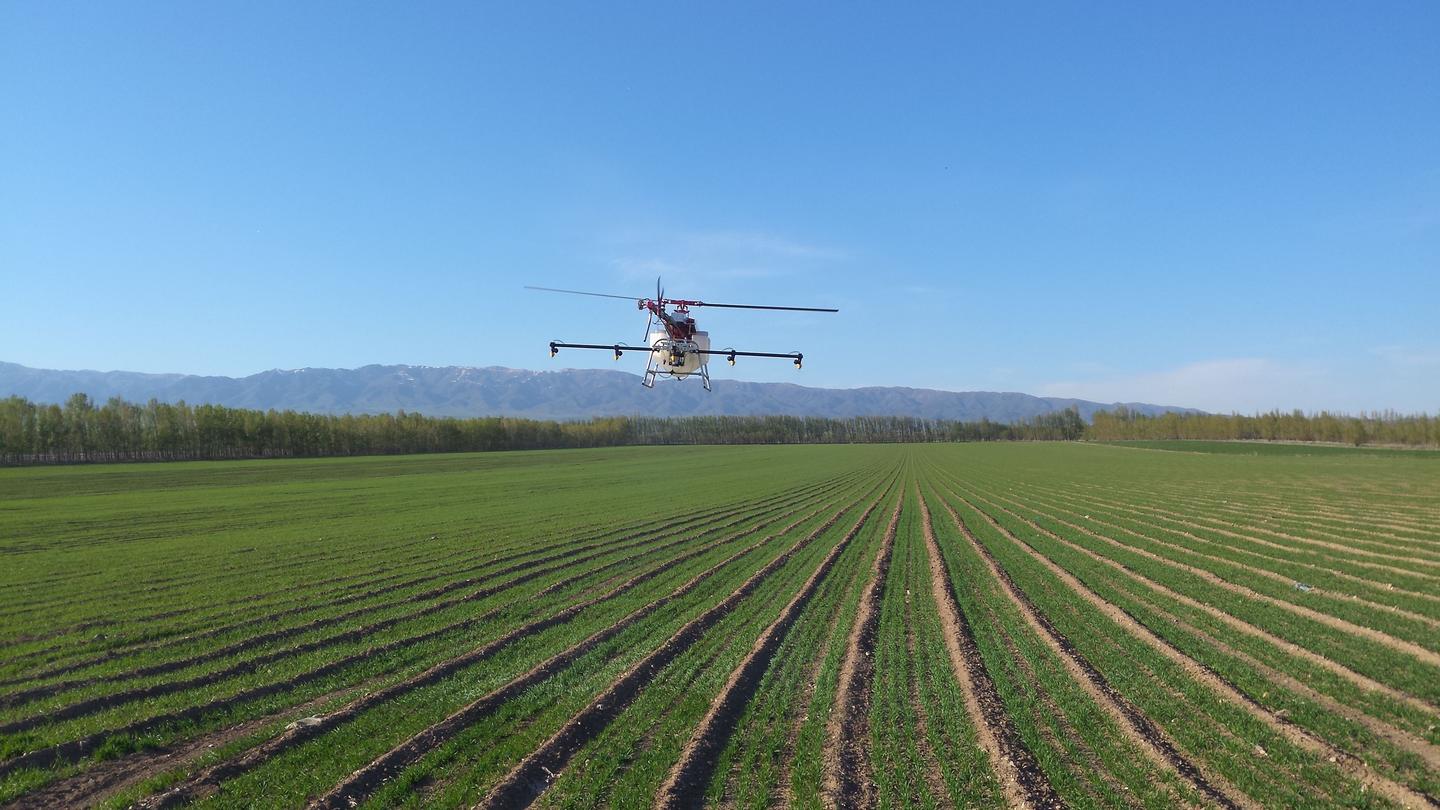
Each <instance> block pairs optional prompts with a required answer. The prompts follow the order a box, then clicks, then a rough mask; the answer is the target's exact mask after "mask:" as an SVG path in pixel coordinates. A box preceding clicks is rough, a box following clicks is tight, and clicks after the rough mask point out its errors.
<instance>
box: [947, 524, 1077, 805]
mask: <svg viewBox="0 0 1440 810" xmlns="http://www.w3.org/2000/svg"><path fill="white" fill-rule="evenodd" d="M920 519H921V522H922V524H923V526H924V531H925V547H926V550H927V552H928V554H929V560H930V590H931V592H932V593H933V594H934V596H935V604H936V606H937V608H938V610H939V613H940V625H941V627H942V628H943V630H944V634H945V648H946V651H947V652H948V653H949V654H950V666H951V668H952V669H953V670H954V671H955V677H956V679H957V680H958V681H959V682H960V687H961V689H962V691H963V692H964V694H965V711H966V713H967V714H969V715H970V722H971V723H972V724H973V725H974V726H975V731H976V736H977V737H979V739H980V745H981V747H983V748H984V749H985V752H986V753H987V754H988V755H989V757H990V761H991V763H993V765H994V767H995V771H996V773H997V774H998V775H999V777H1000V784H1001V787H1002V788H1003V789H1004V793H1005V802H1006V804H1008V805H1009V806H1010V807H1024V808H1059V807H1064V803H1063V802H1061V801H1060V797H1059V796H1058V795H1056V793H1055V789H1054V788H1053V787H1051V785H1050V781H1049V779H1047V778H1046V776H1045V772H1044V771H1043V770H1041V768H1040V765H1039V763H1037V762H1036V761H1035V755H1034V754H1033V753H1031V751H1030V749H1028V748H1026V747H1025V743H1024V741H1023V740H1021V739H1020V734H1019V732H1017V731H1016V730H1015V725H1014V723H1012V722H1011V720H1010V716H1009V714H1008V713H1006V711H1005V705H1004V703H1003V702H1002V701H1001V700H1000V695H999V694H998V693H997V692H996V691H995V684H994V682H993V681H991V679H990V673H989V672H987V671H986V669H985V661H984V659H982V658H981V657H980V649H979V648H978V647H977V646H975V636H974V634H973V633H972V632H971V629H970V625H969V622H967V621H966V620H965V616H964V614H963V613H962V612H961V611H960V605H959V601H958V600H957V599H956V597H955V586H954V583H953V582H951V580H950V569H949V568H948V567H947V566H946V565H945V559H944V557H943V556H942V555H941V553H940V544H939V542H938V541H937V540H936V538H935V529H934V524H933V523H932V522H931V517H930V509H929V507H928V506H926V504H925V501H924V500H923V499H922V500H921V501H920Z"/></svg>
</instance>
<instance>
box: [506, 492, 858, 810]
mask: <svg viewBox="0 0 1440 810" xmlns="http://www.w3.org/2000/svg"><path fill="white" fill-rule="evenodd" d="M884 497H885V496H884V495H881V496H880V497H879V498H877V499H876V500H875V501H874V502H872V503H871V504H870V505H869V506H867V507H866V508H865V510H864V512H862V514H861V516H860V519H859V520H858V521H857V523H856V527H857V528H856V529H853V530H852V531H851V532H850V533H848V534H846V535H845V538H844V539H842V540H840V541H839V542H837V543H836V546H835V548H833V549H832V550H831V552H830V553H829V554H828V555H826V557H825V561H824V562H823V563H822V566H823V567H824V568H826V569H827V570H828V568H829V567H830V566H831V565H832V564H833V563H834V560H835V559H836V558H838V556H839V551H843V547H844V546H845V545H846V544H847V543H848V538H850V537H853V536H854V533H855V532H858V527H859V526H860V525H863V523H864V521H865V520H866V519H867V518H868V517H869V516H870V514H871V513H872V512H873V511H874V510H875V509H876V508H877V507H878V506H879V504H880V502H881V501H882V500H883V499H884ZM847 511H848V509H847ZM842 516H843V512H842V513H841V514H837V515H836V516H835V518H834V519H832V520H831V521H827V522H826V524H825V525H824V526H821V527H820V528H818V529H816V530H815V531H813V532H811V533H810V534H809V535H807V536H805V537H803V538H801V539H800V540H799V541H797V542H796V543H795V544H794V545H792V546H791V547H790V548H788V549H787V550H786V551H785V552H784V553H782V554H781V555H780V556H779V557H776V558H775V559H773V560H771V561H770V562H769V563H768V564H766V565H765V567H763V568H761V569H760V570H759V571H757V572H755V574H754V575H752V576H751V577H750V578H749V579H747V580H745V582H744V583H742V584H741V585H740V586H739V587H738V588H736V589H735V590H734V591H732V592H731V593H730V595H729V596H727V597H725V598H724V599H722V600H721V601H719V602H717V603H716V604H714V605H712V606H711V607H710V608H708V609H707V610H705V612H704V613H702V614H700V615H699V616H697V617H695V618H694V619H692V620H690V621H689V622H687V623H686V624H685V626H684V627H681V628H680V630H679V631H677V632H676V633H675V634H674V635H673V636H671V637H670V639H668V640H667V641H666V642H665V644H663V645H662V646H661V647H660V648H659V649H657V650H654V651H653V652H651V653H650V654H649V655H647V656H645V658H643V659H641V660H640V661H639V662H638V663H636V664H635V665H634V666H632V667H630V669H628V670H626V672H625V673H624V674H622V675H621V676H620V677H619V678H617V679H616V680H615V681H614V682H612V683H611V684H610V686H609V687H607V688H606V689H605V691H604V692H602V693H601V694H600V696H599V697H597V698H596V699H595V700H594V701H592V702H591V703H590V705H589V706H587V707H586V708H585V709H583V710H582V711H581V712H580V713H579V714H577V715H575V716H574V717H572V718H570V720H569V721H567V722H566V724H565V725H564V726H563V727H561V729H560V730H559V731H557V732H556V733H555V734H554V735H552V736H551V737H550V738H549V739H548V740H546V741H545V742H544V743H542V744H541V745H540V747H539V748H537V749H536V750H535V751H532V752H531V753H530V754H528V755H527V756H526V757H525V758H524V759H523V760H521V761H520V763H519V764H518V765H516V766H515V768H514V769H513V770H511V771H510V773H509V774H507V775H506V776H505V777H504V778H503V779H501V780H500V782H499V784H497V785H495V787H493V788H492V789H491V790H490V793H489V794H488V795H487V796H486V797H485V799H484V800H483V801H482V802H481V803H480V804H479V805H478V806H479V807H482V808H511V807H525V806H528V805H529V804H530V803H532V802H533V801H534V800H535V799H536V798H537V797H539V795H540V794H541V793H543V792H544V791H545V789H546V788H548V787H549V785H550V781H551V779H552V778H553V774H556V773H559V772H560V771H561V770H563V769H564V767H565V765H566V763H568V762H569V761H570V757H571V755H573V754H574V753H575V752H576V751H577V750H579V748H580V747H582V746H583V745H584V744H585V743H586V742H588V741H590V740H591V739H593V738H594V737H595V735H597V734H599V733H600V731H602V730H603V729H604V728H605V727H606V726H608V725H609V723H610V721H611V720H613V719H614V718H615V717H616V716H617V715H618V714H619V713H620V712H621V711H622V710H623V709H624V708H625V707H626V706H628V705H629V703H630V700H631V699H632V698H633V697H634V695H635V693H636V692H637V691H638V690H639V689H640V688H641V687H642V686H643V685H644V684H645V683H647V682H649V680H650V679H651V678H652V677H653V676H654V674H655V673H656V672H658V671H659V670H660V669H662V668H664V667H665V666H666V665H668V664H669V663H670V662H671V661H673V660H674V659H675V658H676V657H678V656H679V655H680V654H681V653H683V652H684V651H685V650H687V649H689V648H690V646H691V645H692V644H694V643H695V641H697V640H698V639H699V638H700V636H701V635H703V634H704V633H705V631H706V630H708V629H709V628H710V627H712V626H713V625H714V624H715V623H716V622H718V621H719V620H720V619H721V618H723V617H724V616H725V615H726V614H727V613H729V612H730V611H731V610H732V609H734V607H735V606H736V605H737V604H739V603H740V601H741V600H743V599H745V598H746V597H747V596H749V595H750V593H752V592H753V591H754V590H755V589H756V588H757V587H759V585H760V583H761V582H763V581H764V580H765V579H767V578H769V576H770V575H771V574H773V573H774V572H775V571H777V570H779V569H780V567H781V566H783V565H784V564H785V563H786V562H788V561H789V560H790V559H791V558H792V557H793V556H794V555H795V554H797V553H799V551H800V550H801V549H803V548H805V547H806V546H808V545H809V544H810V543H812V542H814V541H815V540H816V539H817V538H819V537H820V536H821V535H822V534H824V533H825V532H826V531H828V530H829V529H830V527H831V526H833V525H834V523H835V522H836V521H838V520H839V519H840V517H842Z"/></svg>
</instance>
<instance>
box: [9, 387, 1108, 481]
mask: <svg viewBox="0 0 1440 810" xmlns="http://www.w3.org/2000/svg"><path fill="white" fill-rule="evenodd" d="M1084 429H1085V425H1084V422H1082V421H1081V419H1080V417H1079V415H1078V414H1076V413H1075V412H1074V411H1062V412H1060V413H1055V414H1045V415H1043V416H1039V417H1036V418H1034V419H1031V420H1027V421H1024V422H1018V423H1014V424H1003V423H997V422H990V421H988V420H981V421H979V422H957V421H949V420H938V419H917V418H912V417H903V416H888V417H874V416H860V417H853V418H849V419H828V418H820V417H795V416H689V417H674V418H657V417H648V416H620V417H607V418H597V419H586V420H580V421H554V420H539V419H516V418H510V417H477V418H466V419H460V418H453V417H430V416H422V415H421V414H417V413H405V412H404V411H401V412H398V413H393V414H388V413H387V414H362V415H353V414H346V415H331V414H315V413H303V412H299V411H275V410H270V411H259V410H250V409H244V408H229V407H226V406H223V405H190V404H187V403H185V402H176V403H167V402H158V401H156V400H153V399H152V400H150V401H149V402H147V403H144V404H139V403H134V402H128V401H126V400H123V399H120V398H118V397H117V398H113V399H110V400H109V401H107V402H105V403H104V404H101V405H97V404H95V403H94V402H93V401H92V400H91V399H90V398H89V397H88V396H86V395H85V394H75V395H74V396H72V397H70V398H69V399H68V400H66V402H65V404H64V405H56V404H42V403H35V402H31V401H29V400H28V399H25V398H23V397H10V398H8V399H4V400H0V464H8V465H16V464H46V463H50V464H55V463H59V464H65V463H78V462H107V461H179V460H198V459H239V458H286V457H305V456H310V457H316V456H362V455H384V454H398V453H448V452H472V451H488V450H542V449H558V448H576V447H613V446H620V445H640V444H643V445H651V444H813V443H866V442H952V441H1015V440H1047V439H1049V440H1055V439H1077V438H1080V437H1081V436H1082V435H1083V433H1084Z"/></svg>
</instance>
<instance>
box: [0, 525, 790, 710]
mask: <svg viewBox="0 0 1440 810" xmlns="http://www.w3.org/2000/svg"><path fill="white" fill-rule="evenodd" d="M770 500H773V501H778V500H779V498H775V499H770ZM753 510H754V507H753V506H744V507H737V508H734V509H729V510H716V511H714V512H711V513H706V514H704V515H703V516H702V517H698V518H696V519H695V520H693V521H687V524H688V525H684V526H679V527H677V526H675V525H674V524H673V523H671V524H666V523H663V522H660V521H656V524H657V525H660V526H663V527H665V528H666V529H668V531H666V532H665V534H663V535H661V537H662V538H663V537H666V536H673V535H677V534H680V533H681V532H683V531H686V530H693V529H695V528H699V527H705V526H710V527H713V528H712V529H711V531H714V530H723V528H725V526H719V527H714V526H713V524H714V523H715V522H717V521H719V520H723V519H725V518H726V517H732V522H731V523H730V524H729V525H734V524H735V522H741V521H744V520H746V519H748V518H749V517H750V516H751V515H753ZM734 515H740V517H739V518H733V516H734ZM652 528H653V527H652ZM613 533H614V532H613V531H606V532H597V533H594V536H595V537H605V536H606V535H609V534H613ZM652 535H653V532H652V531H650V530H644V531H636V532H631V533H629V534H626V535H623V536H620V537H611V538H608V539H603V540H596V541H594V542H590V541H582V544H581V545H578V546H570V547H567V548H565V549H564V550H563V551H559V552H556V553H552V554H549V555H548V556H544V555H542V556H541V557H536V558H532V559H528V560H527V559H524V558H526V557H529V556H530V555H533V554H535V553H536V552H537V551H539V550H541V549H539V548H536V547H534V546H530V547H527V548H523V549H520V550H519V551H515V552H511V553H508V554H504V555H501V556H499V557H495V558H491V559H489V560H486V561H484V562H481V563H477V564H476V566H475V567H479V568H488V567H489V566H492V565H495V564H498V563H505V562H510V563H511V564H510V565H509V566H506V567H502V568H500V569H497V570H488V571H485V572H484V573H483V574H476V575H474V576H470V577H466V578H465V579H462V580H456V581H453V582H450V583H446V584H445V585H441V586H437V587H433V588H430V589H428V590H426V591H422V592H420V593H416V594H410V595H409V596H406V597H404V598H403V599H400V600H396V601H392V602H387V603H383V604H378V605H367V606H364V607H360V608H357V609H354V610H351V611H347V612H345V613H341V614H337V615H334V616H327V617H321V618H319V619H315V620H313V621H311V622H306V623H304V624H300V625H296V626H294V627H289V628H283V629H280V630H274V631H270V632H268V633H261V634H258V635H255V636H251V637H249V638H246V639H242V640H240V641H238V642H235V643H233V644H230V645H227V646H225V647H222V648H220V649H217V650H212V651H208V652H206V653H201V654H199V655H195V656H189V657H187V658H183V659H177V660H176V661H173V662H165V663H163V664H156V665H153V666H149V667H142V668H140V669H138V670H132V671H130V672H126V673H116V674H114V675H107V676H100V677H98V678H95V679H76V680H72V681H66V682H63V683H61V684H47V685H44V686H39V687H35V688H33V689H29V690H24V691H22V692H16V693H12V694H10V695H7V696H5V697H4V698H3V700H4V702H3V703H0V705H6V704H12V703H17V702H23V701H24V700H29V699H34V698H35V697H40V696H44V695H47V694H52V693H54V692H57V691H61V690H62V689H66V688H73V687H76V686H84V685H87V684H89V683H99V682H109V681H114V680H120V679H124V678H129V677H143V676H145V675H155V674H163V673H165V672H169V671H174V670H175V669H179V668H182V667H186V666H192V665H194V664H198V663H203V662H204V661H208V660H214V659H217V658H224V657H228V656H231V655H236V654H238V653H241V652H244V651H246V650H249V649H254V648H255V647H257V646H260V645H263V644H268V643H271V642H274V641H280V640H284V639H285V638H289V637H292V636H295V635H298V634H301V633H305V632H309V631H311V630H315V629H319V628H321V627H326V626H330V625H333V624H336V623H339V622H344V621H346V620H348V619H351V618H354V617H355V616H358V615H363V614H365V613H368V612H373V611H376V610H382V609H385V608H387V607H393V606H395V605H398V604H404V603H410V602H422V601H425V600H427V599H434V598H437V597H440V596H444V595H445V594H447V593H451V592H453V591H456V590H460V589H462V588H465V587H469V586H473V585H476V584H479V583H481V582H484V581H486V580H489V579H492V578H494V577H498V576H505V575H507V574H510V573H515V572H517V571H521V570H524V569H525V568H526V567H528V566H531V565H535V564H538V563H546V562H554V561H557V560H561V561H566V560H573V558H572V557H570V555H573V554H575V553H576V552H579V551H589V550H592V549H597V548H599V549H604V551H601V552H600V553H610V552H613V551H615V550H617V549H621V548H625V547H627V546H625V545H624V544H626V543H631V544H632V545H634V544H637V543H635V542H634V541H639V543H638V544H643V543H644V542H645V541H646V538H650V537H651V536H652ZM444 576H446V575H445V574H438V575H427V576H421V577H415V578H412V579H410V580H406V581H404V582H399V583H394V584H391V585H387V586H384V587H380V588H373V589H370V590H367V591H365V592H363V593H356V594H350V595H348V596H345V597H343V598H341V599H339V600H335V601H332V602H331V603H330V605H331V606H334V605H340V604H345V603H347V602H353V601H358V600H360V599H371V598H375V597H377V596H383V595H384V594H387V593H391V592H393V591H396V590H401V589H404V588H407V587H413V586H414V585H417V584H421V583H423V582H426V581H432V580H435V579H441V578H443V577H444ZM472 598H474V597H472ZM314 609H315V606H314V605H313V604H305V605H299V606H295V607H291V608H287V609H285V610H282V611H278V612H272V613H270V614H266V615H264V616H258V617H252V618H249V619H245V620H243V621H240V622H235V623H232V624H229V625H226V626H223V627H217V628H211V629H209V630H205V631H202V632H199V633H195V634H191V635H189V636H186V637H183V638H180V639H175V640H173V641H162V642H159V643H155V644H153V645H150V646H146V647H143V648H131V649H126V650H124V651H122V652H117V651H107V652H106V653H105V654H102V655H100V656H96V657H92V658H90V659H87V660H86V661H83V662H75V663H72V664H68V665H66V666H65V667H61V668H58V669H52V670H49V671H47V672H44V673H39V674H37V675H35V676H34V677H36V678H40V677H53V676H55V675H61V674H65V673H67V672H73V671H75V670H77V669H82V668H84V667H86V666H92V665H94V664H97V663H103V662H104V661H108V660H111V659H113V658H116V657H119V656H120V655H124V654H131V653H134V652H137V651H139V650H141V649H143V650H154V649H163V648H164V647H165V646H169V644H170V643H178V642H188V641H194V640H197V639H201V638H207V637H210V636H213V635H219V634H221V633H226V632H232V631H235V630H240V629H244V628H245V627H249V626H252V625H256V624H269V623H271V622H274V621H276V620H278V619H282V618H285V617H286V616H290V615H294V614H296V613H301V612H305V611H308V610H314Z"/></svg>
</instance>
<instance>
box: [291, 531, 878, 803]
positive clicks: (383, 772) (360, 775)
mask: <svg viewBox="0 0 1440 810" xmlns="http://www.w3.org/2000/svg"><path fill="white" fill-rule="evenodd" d="M849 508H850V507H848V506H847V507H842V508H841V510H840V511H839V512H837V513H836V514H835V515H834V516H832V517H831V518H829V519H828V520H827V521H826V523H825V524H824V525H823V526H822V527H820V528H819V529H817V530H816V531H815V532H814V533H812V535H810V536H807V538H802V539H801V540H800V541H799V542H797V543H796V544H795V545H794V546H791V550H789V551H786V552H783V553H782V554H781V556H780V557H778V558H776V560H777V561H781V562H783V560H784V559H788V558H789V555H791V554H792V553H793V551H794V550H798V548H800V547H803V545H804V544H805V543H807V542H809V538H810V537H814V536H818V535H819V534H820V533H822V532H823V531H824V530H826V529H828V528H829V527H830V526H832V525H834V523H835V522H836V521H838V520H839V519H840V518H841V517H842V516H843V515H844V514H845V512H846V511H848V510H849ZM797 525H798V524H797ZM780 536H783V533H777V534H773V535H769V536H767V537H765V538H763V539H762V540H760V541H759V542H758V543H756V544H755V545H754V546H752V547H751V548H747V549H742V550H741V551H739V552H736V553H735V554H733V555H731V556H730V557H727V558H726V559H725V560H722V561H721V562H719V563H716V564H715V565H713V566H711V567H710V568H707V569H706V570H705V571H702V572H700V573H699V574H696V575H695V576H694V577H692V578H690V579H689V580H688V581H686V582H685V583H684V584H682V585H681V586H680V587H678V588H676V589H675V590H674V591H671V592H670V593H669V594H667V595H665V596H663V597H660V598H658V599H655V600H653V601H651V602H649V603H647V604H646V605H643V606H641V607H640V608H637V609H636V610H635V611H633V612H631V613H629V614H627V615H626V616H625V617H623V618H621V619H620V620H619V621H617V622H615V623H614V624H612V625H610V626H609V627H607V628H605V629H603V630H600V631H597V632H596V633H594V634H592V635H591V636H589V637H588V638H586V639H585V640H583V641H581V642H580V643H578V644H576V645H574V646H571V647H569V648H567V649H566V650H564V651H562V652H560V653H558V654H556V655H554V656H552V657H551V658H549V659H547V660H546V661H544V662H542V663H540V664H539V665H537V666H535V667H534V668H532V669H531V670H530V671H528V672H526V673H524V674H522V675H520V676H518V677H516V678H514V679H513V680H511V681H510V682H509V683H507V684H505V685H504V686H502V687H500V688H499V689H496V690H495V691H493V692H491V693H490V694H488V695H485V696H484V697H481V698H479V699H478V700H476V701H474V702H472V703H470V704H469V705H467V706H465V707H464V708H462V709H460V710H459V711H457V712H455V713H453V714H451V715H450V716H449V717H447V718H445V719H444V720H442V721H440V722H439V723H436V724H434V725H431V726H429V727H428V728H426V729H424V730H423V731H421V732H419V733H417V734H415V735H413V736H412V737H410V739H408V740H406V741H404V742H403V743H401V744H400V745H398V746H396V747H394V748H392V749H391V750H390V751H388V752H386V753H385V754H383V755H381V756H380V757H377V758H376V759H374V760H372V761H371V762H370V763H369V764H368V765H366V766H364V767H363V768H360V769H359V770H357V771H355V772H354V773H352V774H351V775H350V776H348V777H346V778H345V779H344V780H342V781H341V782H340V783H339V784H337V785H336V786H334V787H333V788H332V789H331V790H329V791H328V792H327V793H326V794H325V795H324V796H322V797H320V798H319V799H317V800H316V801H315V802H314V803H313V804H312V805H311V806H312V807H328V808H348V807H350V806H352V805H351V802H358V801H360V800H363V798H364V797H365V796H368V795H369V794H370V792H371V791H373V790H374V789H375V788H376V787H377V786H379V785H380V783H381V782H383V781H385V780H386V779H388V778H389V777H391V776H392V775H394V774H397V773H399V772H400V771H402V770H403V769H404V768H406V767H408V766H409V765H411V764H413V763H415V762H416V761H418V760H419V759H420V758H421V757H423V756H424V755H425V754H427V753H429V752H430V751H432V750H434V749H435V748H436V747H437V746H439V745H441V744H443V743H444V742H445V741H447V740H449V739H450V738H452V737H454V736H455V735H456V734H458V733H459V732H461V731H462V730H464V729H465V728H466V727H468V726H469V725H471V724H472V723H474V722H475V721H476V720H478V719H480V718H481V717H483V716H485V715H488V714H489V713H491V712H492V711H494V710H495V709H496V708H498V707H499V706H501V705H502V704H504V703H505V702H506V701H507V700H509V699H510V698H512V697H514V696H515V695H518V694H520V693H521V692H523V691H524V690H525V689H528V688H529V687H530V686H533V685H534V684H536V683H539V682H541V681H543V680H545V679H547V678H549V677H550V676H551V675H553V674H555V673H556V672H559V671H560V670H562V669H564V668H565V667H568V666H569V665H570V664H571V663H573V662H574V661H575V660H576V659H578V658H579V657H580V656H582V655H584V654H585V653H586V652H588V651H589V650H591V649H593V648H595V647H596V646H597V645H599V644H601V643H603V642H605V641H606V640H608V639H610V638H613V637H615V636H616V635H618V634H619V633H621V632H622V631H623V630H625V629H626V628H628V627H630V626H631V625H634V624H635V623H636V622H638V621H640V620H641V619H643V618H645V617H646V616H649V615H650V614H651V613H654V612H655V611H656V610H659V609H660V608H661V607H663V606H665V605H667V604H669V603H671V602H673V601H675V600H677V599H680V598H682V597H683V596H685V595H686V594H688V593H690V592H691V591H693V590H694V589H695V588H697V587H699V586H700V584H701V583H703V582H704V581H706V580H707V579H709V578H710V577H712V576H714V575H715V574H717V573H719V572H720V571H722V570H724V569H725V568H726V567H727V566H728V565H730V564H731V563H733V562H734V561H736V560H738V559H740V558H741V557H743V556H745V555H746V554H748V553H749V551H751V550H752V549H753V548H759V547H760V546H763V545H765V544H766V543H769V542H770V541H772V540H774V539H776V538H777V537H780ZM771 564H772V565H774V564H775V561H772V563H771ZM777 567H778V565H777ZM768 568H769V566H767V569H768Z"/></svg>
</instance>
